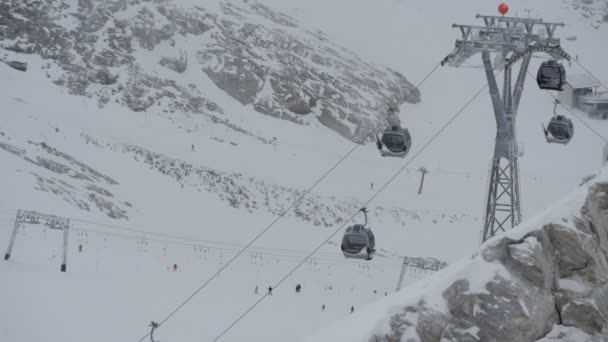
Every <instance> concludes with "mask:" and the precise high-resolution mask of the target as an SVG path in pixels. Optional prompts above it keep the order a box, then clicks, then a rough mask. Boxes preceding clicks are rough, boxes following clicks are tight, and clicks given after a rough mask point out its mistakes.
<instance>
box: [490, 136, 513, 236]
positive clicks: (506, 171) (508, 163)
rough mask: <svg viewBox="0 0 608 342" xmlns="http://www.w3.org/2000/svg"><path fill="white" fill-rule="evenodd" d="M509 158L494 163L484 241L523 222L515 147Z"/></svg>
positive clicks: (496, 160) (491, 172)
mask: <svg viewBox="0 0 608 342" xmlns="http://www.w3.org/2000/svg"><path fill="white" fill-rule="evenodd" d="M510 150H511V152H510V157H509V158H499V159H494V160H493V161H492V169H491V171H490V187H489V189H488V191H489V193H488V201H487V204H486V210H485V218H484V227H483V241H486V240H487V239H489V238H490V237H492V236H494V235H496V234H497V233H498V232H500V231H502V232H506V231H507V230H506V229H507V228H513V227H515V226H516V225H518V224H519V223H520V222H521V205H520V200H519V167H518V158H517V156H516V155H515V152H514V151H515V147H514V146H512V147H511V148H510Z"/></svg>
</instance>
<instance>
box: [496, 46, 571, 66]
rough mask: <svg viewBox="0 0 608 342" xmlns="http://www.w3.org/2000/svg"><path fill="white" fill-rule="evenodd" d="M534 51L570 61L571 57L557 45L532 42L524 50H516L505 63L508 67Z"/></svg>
mask: <svg viewBox="0 0 608 342" xmlns="http://www.w3.org/2000/svg"><path fill="white" fill-rule="evenodd" d="M534 52H545V53H547V54H549V55H550V56H551V57H553V58H555V59H565V60H567V61H568V62H570V60H571V58H572V57H570V55H569V54H568V53H567V52H566V51H564V50H563V49H562V48H561V46H559V45H557V46H554V45H551V44H542V43H541V44H534V45H531V46H528V47H527V48H526V49H525V50H522V51H517V52H515V53H513V55H512V56H511V57H510V58H508V59H507V61H506V63H505V65H507V66H509V67H510V66H512V65H513V64H515V63H517V62H518V61H519V60H521V59H522V58H524V57H525V56H526V54H528V53H534Z"/></svg>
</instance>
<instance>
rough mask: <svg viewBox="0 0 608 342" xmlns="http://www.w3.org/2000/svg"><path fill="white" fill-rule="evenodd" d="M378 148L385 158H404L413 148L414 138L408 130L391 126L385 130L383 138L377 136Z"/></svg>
mask: <svg viewBox="0 0 608 342" xmlns="http://www.w3.org/2000/svg"><path fill="white" fill-rule="evenodd" d="M376 146H377V147H378V151H380V155H382V156H383V157H400V158H403V157H405V156H406V155H407V153H408V152H409V151H410V148H411V147H412V137H411V136H410V132H409V131H408V130H407V128H401V127H399V126H391V127H388V128H386V129H385V130H384V132H383V133H382V136H381V137H378V136H376Z"/></svg>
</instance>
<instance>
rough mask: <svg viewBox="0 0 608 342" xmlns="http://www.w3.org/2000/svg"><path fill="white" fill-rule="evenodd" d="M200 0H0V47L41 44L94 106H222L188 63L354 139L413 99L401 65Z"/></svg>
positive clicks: (240, 97) (242, 8)
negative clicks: (397, 68) (190, 3)
mask: <svg viewBox="0 0 608 342" xmlns="http://www.w3.org/2000/svg"><path fill="white" fill-rule="evenodd" d="M205 4H206V3H205V1H202V2H201V3H200V4H199V6H194V7H187V6H185V5H181V4H180V3H179V2H175V1H171V0H104V1H98V0H44V1H40V0H26V1H24V0H6V1H2V2H1V3H0V49H4V50H5V51H10V52H11V54H13V55H18V54H37V55H40V56H41V57H42V58H44V59H46V60H48V63H46V64H45V65H44V66H43V71H44V72H45V73H46V75H47V77H48V78H49V79H51V80H52V81H53V82H54V83H55V84H57V85H60V86H64V87H66V88H68V89H69V91H70V93H72V94H76V95H84V96H89V97H94V98H96V99H97V100H98V104H99V105H100V106H104V105H106V104H107V103H109V102H110V101H112V102H115V103H120V104H123V105H125V106H128V107H129V108H130V109H131V110H133V111H146V110H150V109H152V108H156V109H158V110H159V111H164V112H165V113H174V112H176V111H180V112H188V113H214V114H221V113H222V109H221V108H220V107H219V106H218V105H217V104H216V103H215V102H214V101H213V100H211V99H210V98H209V96H208V95H207V94H206V93H205V91H204V90H203V89H204V88H203V87H202V86H201V83H199V82H194V83H192V82H193V78H192V77H191V75H192V74H194V75H200V77H204V75H205V74H206V75H207V76H208V77H209V78H210V79H211V80H212V81H213V83H215V85H216V86H217V87H219V88H220V89H222V90H223V91H225V92H226V93H227V94H229V95H230V96H231V97H233V98H234V99H236V100H237V101H239V102H240V103H242V104H244V105H250V106H252V107H253V108H254V109H255V110H256V111H258V112H260V113H263V114H267V115H271V116H275V117H280V118H284V119H288V120H291V121H293V122H297V123H301V124H308V123H310V122H311V120H314V118H315V117H316V118H317V119H318V120H319V121H320V122H321V123H323V124H324V125H326V126H327V127H330V128H331V129H334V130H336V131H337V132H338V133H340V134H341V135H342V136H344V137H346V138H348V139H352V140H355V141H365V140H368V139H370V138H371V137H372V136H373V134H374V133H376V132H378V131H380V130H381V129H382V128H384V127H385V126H386V125H388V124H399V119H398V117H397V111H396V109H398V107H399V105H400V104H402V103H403V102H404V101H408V102H418V101H420V94H419V92H418V90H417V89H416V88H415V87H414V86H413V85H412V84H410V83H409V82H408V81H407V80H406V79H405V77H403V76H402V75H401V74H399V73H397V72H394V71H392V70H389V69H385V68H378V67H375V66H373V65H371V64H369V63H366V62H364V61H362V60H361V59H360V58H358V57H357V56H356V55H355V54H353V53H352V52H349V51H347V50H345V49H344V48H341V47H339V46H337V45H335V44H332V43H331V42H329V41H328V40H327V38H326V37H325V36H324V35H323V34H322V33H320V32H309V31H306V30H305V29H303V28H301V27H299V26H298V24H297V23H296V22H295V20H293V19H292V18H290V17H288V16H285V15H283V14H281V13H277V12H274V11H272V10H271V9H270V8H268V7H266V6H264V5H262V4H259V3H256V2H253V1H248V0H242V1H225V2H219V6H218V4H217V3H216V2H215V1H209V2H208V3H207V5H208V6H207V7H217V8H216V9H210V8H207V7H205ZM150 61H152V62H153V63H150ZM195 79H196V78H195ZM389 108H391V109H392V110H389ZM308 116H310V118H308Z"/></svg>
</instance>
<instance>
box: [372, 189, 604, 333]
mask: <svg viewBox="0 0 608 342" xmlns="http://www.w3.org/2000/svg"><path fill="white" fill-rule="evenodd" d="M579 205H580V204H579ZM524 228H526V227H523V228H522V229H517V230H515V231H513V232H511V233H510V234H508V236H504V237H497V238H494V239H492V240H490V241H489V242H488V243H486V244H485V245H484V246H482V249H481V251H480V253H479V254H477V255H475V256H474V257H473V259H472V260H471V261H470V262H468V264H466V266H463V268H462V269H460V270H457V271H456V272H454V273H453V274H452V275H451V276H450V277H449V278H448V279H451V280H450V281H448V282H445V283H444V284H443V285H438V286H439V288H438V289H436V290H429V292H430V293H427V294H423V296H424V297H423V298H422V299H421V300H420V301H419V302H418V303H417V304H415V305H407V306H405V307H403V309H401V310H400V312H399V313H397V314H393V315H392V316H390V318H389V319H388V320H389V324H388V327H389V328H388V331H384V332H381V333H378V332H376V333H375V334H373V335H372V337H371V338H369V341H408V342H414V341H421V342H427V341H428V342H431V341H432V342H440V341H441V342H447V341H454V342H455V341H554V340H555V341H557V340H559V341H574V340H576V341H579V340H580V341H583V340H584V341H606V340H607V338H608V183H596V184H594V185H592V186H590V187H589V191H588V195H587V197H586V200H585V201H584V205H583V207H582V209H581V210H580V217H579V218H572V219H570V220H565V219H564V220H562V222H559V223H557V222H554V223H545V224H540V226H538V227H532V226H530V227H529V228H527V229H524ZM518 235H519V236H520V237H517V236H518ZM516 237H517V238H516ZM448 270H449V268H448ZM404 291H407V288H406V289H405V290H404ZM433 291H435V292H433ZM429 300H430V301H431V302H432V303H433V304H429V303H428V301H429ZM385 330H386V329H385Z"/></svg>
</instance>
